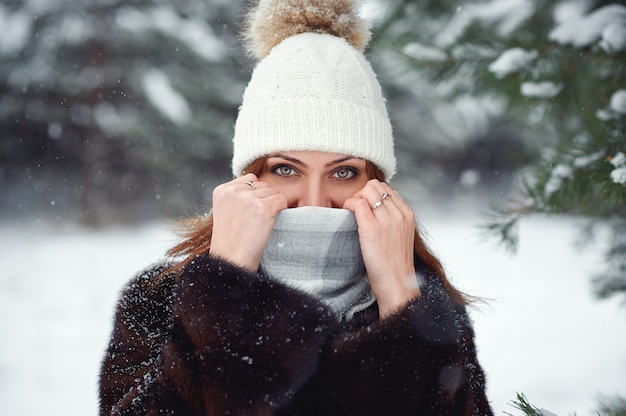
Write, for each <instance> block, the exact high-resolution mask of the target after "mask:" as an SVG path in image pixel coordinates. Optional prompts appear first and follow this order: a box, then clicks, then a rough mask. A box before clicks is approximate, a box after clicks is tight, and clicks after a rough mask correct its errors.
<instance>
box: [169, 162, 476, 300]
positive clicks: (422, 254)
mask: <svg viewBox="0 0 626 416" xmlns="http://www.w3.org/2000/svg"><path fill="white" fill-rule="evenodd" d="M267 159H268V158H267V157H261V158H259V159H257V160H255V161H254V162H252V163H251V164H250V165H249V166H248V167H247V168H246V169H245V170H244V173H254V174H255V175H257V176H260V175H261V173H262V172H263V170H264V169H265V164H266V162H267ZM365 166H366V173H367V175H368V177H369V178H370V179H378V180H379V181H381V182H384V181H385V175H384V174H383V172H382V171H381V170H380V169H379V168H378V167H377V166H376V165H374V164H373V163H371V162H369V161H366V165H365ZM181 225H182V227H181V230H180V231H178V232H177V234H178V235H179V236H180V237H182V238H183V239H182V241H181V242H180V243H178V244H177V245H175V246H174V247H172V248H171V249H170V250H168V252H167V254H168V255H169V256H172V257H181V258H182V260H181V261H180V262H178V263H176V264H175V265H173V266H172V267H170V268H169V269H168V270H166V272H165V273H168V272H172V271H175V272H180V271H181V270H182V269H183V268H184V267H185V266H186V265H187V264H188V263H189V262H191V261H192V260H193V259H194V258H195V257H196V256H199V255H203V254H207V253H208V252H209V249H210V248H211V237H212V235H213V215H211V214H208V215H202V216H199V217H194V218H190V219H186V220H183V221H181ZM414 246H415V254H416V255H417V256H418V257H419V258H420V259H422V261H424V263H426V264H427V265H428V266H429V267H430V268H431V269H433V270H434V271H435V273H436V274H437V276H439V279H441V282H442V283H443V286H444V288H445V289H446V291H447V292H448V294H449V295H450V297H451V298H452V300H454V301H455V302H456V303H458V304H460V305H467V304H469V303H470V297H469V296H467V295H466V294H464V293H462V292H461V291H459V290H458V289H456V288H455V287H454V286H452V284H451V283H450V281H449V280H448V278H447V276H446V273H445V271H444V268H443V265H442V264H441V261H439V259H438V258H437V257H435V255H434V254H433V253H432V252H431V251H430V249H429V248H428V246H427V245H426V243H425V242H424V238H423V237H422V235H421V233H420V229H419V227H418V226H416V228H415V244H414Z"/></svg>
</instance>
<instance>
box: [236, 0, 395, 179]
mask: <svg viewBox="0 0 626 416" xmlns="http://www.w3.org/2000/svg"><path fill="white" fill-rule="evenodd" d="M248 24H249V28H248V30H249V31H248V39H249V40H250V41H251V42H252V45H251V49H252V51H253V52H254V53H255V55H256V56H257V58H259V59H261V60H260V62H259V63H258V64H257V66H256V68H255V69H254V71H253V73H252V78H251V80H250V83H249V84H248V86H247V88H246V90H245V92H244V95H243V103H242V105H241V107H240V109H239V115H238V117H237V122H236V124H235V135H234V138H233V143H234V155H233V163H232V167H233V173H234V174H235V176H240V175H241V174H242V172H243V169H245V167H246V166H248V165H249V164H250V163H252V162H253V161H254V160H256V159H258V158H259V157H262V156H266V155H268V154H271V153H274V152H280V151H302V150H309V151H322V152H331V153H339V154H345V155H349V156H354V157H359V158H363V159H366V160H369V161H370V162H372V163H374V164H375V165H376V166H377V167H378V168H380V169H381V170H382V171H383V173H384V174H385V178H386V179H387V180H389V179H390V178H391V177H392V176H393V174H394V173H395V171H396V160H395V156H394V151H393V136H392V130H391V123H390V121H389V117H388V114H387V109H386V106H385V100H384V98H383V96H382V92H381V88H380V85H379V83H378V81H377V79H376V75H375V74H374V71H373V70H372V67H371V65H370V64H369V62H368V61H367V60H366V59H365V57H364V55H363V52H362V48H364V47H365V45H366V44H367V41H368V40H369V30H368V29H367V26H366V24H365V22H364V21H363V20H361V19H360V18H359V17H358V16H357V14H356V1H355V0H335V1H328V0H305V1H303V0H261V2H260V3H259V6H258V7H257V8H256V9H255V10H253V11H252V12H251V14H250V15H249V20H248ZM268 52H269V53H268Z"/></svg>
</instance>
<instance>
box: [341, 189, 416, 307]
mask: <svg viewBox="0 0 626 416" xmlns="http://www.w3.org/2000/svg"><path fill="white" fill-rule="evenodd" d="M344 208H345V209H349V210H351V211H353V212H354V215H355V216H356V221H357V224H358V228H359V241H360V244H361V252H362V254H363V260H364V262H365V268H366V269H367V275H368V277H369V280H370V285H371V286H372V291H373V292H374V296H376V300H377V301H378V308H379V312H380V317H381V318H384V317H386V316H389V315H391V314H393V313H394V312H396V311H398V310H399V309H400V308H402V307H403V306H404V305H406V304H407V303H408V302H409V301H410V300H412V299H414V298H416V297H418V296H420V294H421V292H420V289H419V286H418V283H417V279H416V277H415V265H414V263H413V256H414V253H415V251H414V250H415V249H414V241H415V216H414V214H413V211H412V210H411V208H410V207H409V206H408V205H407V204H406V203H405V202H404V201H403V200H402V199H401V198H400V197H399V196H398V195H397V194H396V192H395V191H393V190H392V189H391V188H390V187H389V185H388V184H386V183H385V182H380V181H378V180H376V179H372V180H370V181H369V182H368V183H367V184H366V185H365V187H363V189H361V190H360V191H359V192H357V193H356V194H355V195H354V196H353V197H352V198H349V199H347V200H346V202H345V204H344Z"/></svg>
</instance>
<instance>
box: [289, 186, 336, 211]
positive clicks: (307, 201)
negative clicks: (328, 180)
mask: <svg viewBox="0 0 626 416" xmlns="http://www.w3.org/2000/svg"><path fill="white" fill-rule="evenodd" d="M331 197H332V194H331V192H330V190H329V187H328V186H327V184H325V183H324V182H323V181H319V180H313V179H311V180H309V181H307V182H306V184H305V186H303V187H302V190H301V194H300V195H299V198H298V201H297V204H296V205H297V206H298V207H324V208H332V207H333V203H332V200H331Z"/></svg>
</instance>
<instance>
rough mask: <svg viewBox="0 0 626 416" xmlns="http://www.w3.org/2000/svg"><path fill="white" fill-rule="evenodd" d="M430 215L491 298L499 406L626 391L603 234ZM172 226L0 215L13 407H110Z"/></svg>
mask: <svg viewBox="0 0 626 416" xmlns="http://www.w3.org/2000/svg"><path fill="white" fill-rule="evenodd" d="M418 215H419V214H418ZM421 217H422V222H423V223H424V224H425V225H426V226H427V228H428V230H429V232H430V235H431V239H432V243H433V246H434V247H435V249H436V251H437V252H438V253H439V254H441V255H442V257H443V259H444V262H445V264H446V265H447V267H448V270H449V271H450V273H451V275H452V276H453V279H454V281H455V283H456V284H457V285H458V286H459V287H461V288H462V289H464V290H466V291H469V292H471V293H472V294H476V295H480V296H483V297H486V298H490V299H492V300H491V301H490V303H489V305H488V306H483V307H481V308H480V309H478V310H474V311H473V312H472V315H473V317H474V320H475V324H476V330H477V336H478V347H479V354H480V357H479V358H480V360H481V362H482V364H483V366H484V367H485V369H486V372H487V374H488V381H489V394H490V398H491V400H492V402H493V407H494V410H495V411H496V414H500V415H502V414H503V412H505V411H506V412H509V413H512V414H519V412H517V411H516V410H515V409H514V408H513V407H511V406H510V402H511V401H512V400H513V399H515V393H516V392H523V393H525V394H526V396H527V397H528V398H529V399H530V401H531V402H533V403H534V404H535V405H537V406H539V407H544V408H546V409H549V410H551V411H552V412H554V413H557V414H558V415H559V416H564V415H569V414H573V413H574V412H576V413H577V414H578V415H579V416H585V415H592V414H595V413H594V412H593V409H594V406H595V404H596V402H597V398H598V395H599V394H606V395H614V394H621V395H623V396H626V349H625V348H624V340H625V337H626V335H624V334H626V307H624V306H622V305H620V304H619V301H618V299H613V300H609V301H603V302H598V301H595V300H594V299H593V298H592V296H591V295H590V288H589V279H588V276H589V274H590V273H591V272H592V271H593V270H597V269H598V267H597V266H598V265H599V264H600V263H601V262H602V259H601V256H600V254H599V250H598V246H597V244H596V246H595V247H596V248H595V249H594V250H585V251H578V250H577V249H576V248H575V247H574V246H573V244H572V242H573V240H574V238H575V236H576V230H575V222H573V221H571V220H565V221H563V220H558V221H557V220H548V219H545V218H537V219H533V220H528V221H526V222H524V223H523V224H522V229H521V235H522V244H521V247H520V252H519V254H518V255H517V256H515V257H512V256H510V255H508V254H506V253H505V252H504V251H503V250H501V249H497V248H495V245H494V244H493V243H481V242H480V234H479V233H478V231H477V230H476V228H475V225H476V224H477V223H478V221H479V220H478V218H477V217H475V216H473V215H467V214H464V215H462V216H457V215H454V214H446V213H445V212H438V213H432V212H431V213H422V214H421ZM170 228H171V227H170V224H168V223H165V222H164V223H154V224H146V225H142V226H140V227H136V228H113V229H106V230H103V231H99V232H96V231H89V230H85V229H81V228H75V227H72V226H66V227H49V226H46V225H45V224H41V223H39V224H19V225H16V224H15V223H10V222H8V221H5V222H4V223H3V224H0V253H2V254H1V256H2V261H1V265H2V266H1V267H0V331H1V333H2V341H1V342H0V414H2V415H3V416H30V415H41V414H49V415H65V416H73V415H77V416H78V415H80V416H84V415H89V414H92V415H95V414H96V413H97V395H96V387H97V372H98V367H99V361H100V359H101V355H102V352H103V349H104V348H105V344H106V342H107V337H108V335H109V331H110V329H111V317H112V312H113V307H114V304H115V300H116V297H117V293H118V291H119V289H120V288H121V286H122V285H123V284H124V282H125V281H126V280H127V279H128V278H129V277H131V276H132V275H133V274H134V273H135V272H136V271H138V270H139V269H141V268H143V267H144V266H146V265H148V264H150V263H152V262H153V261H156V260H157V259H158V258H159V257H160V256H161V255H162V253H163V252H164V250H165V248H167V247H169V246H170V245H171V244H172V242H173V236H172V235H171V234H170V233H169V231H170Z"/></svg>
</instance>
